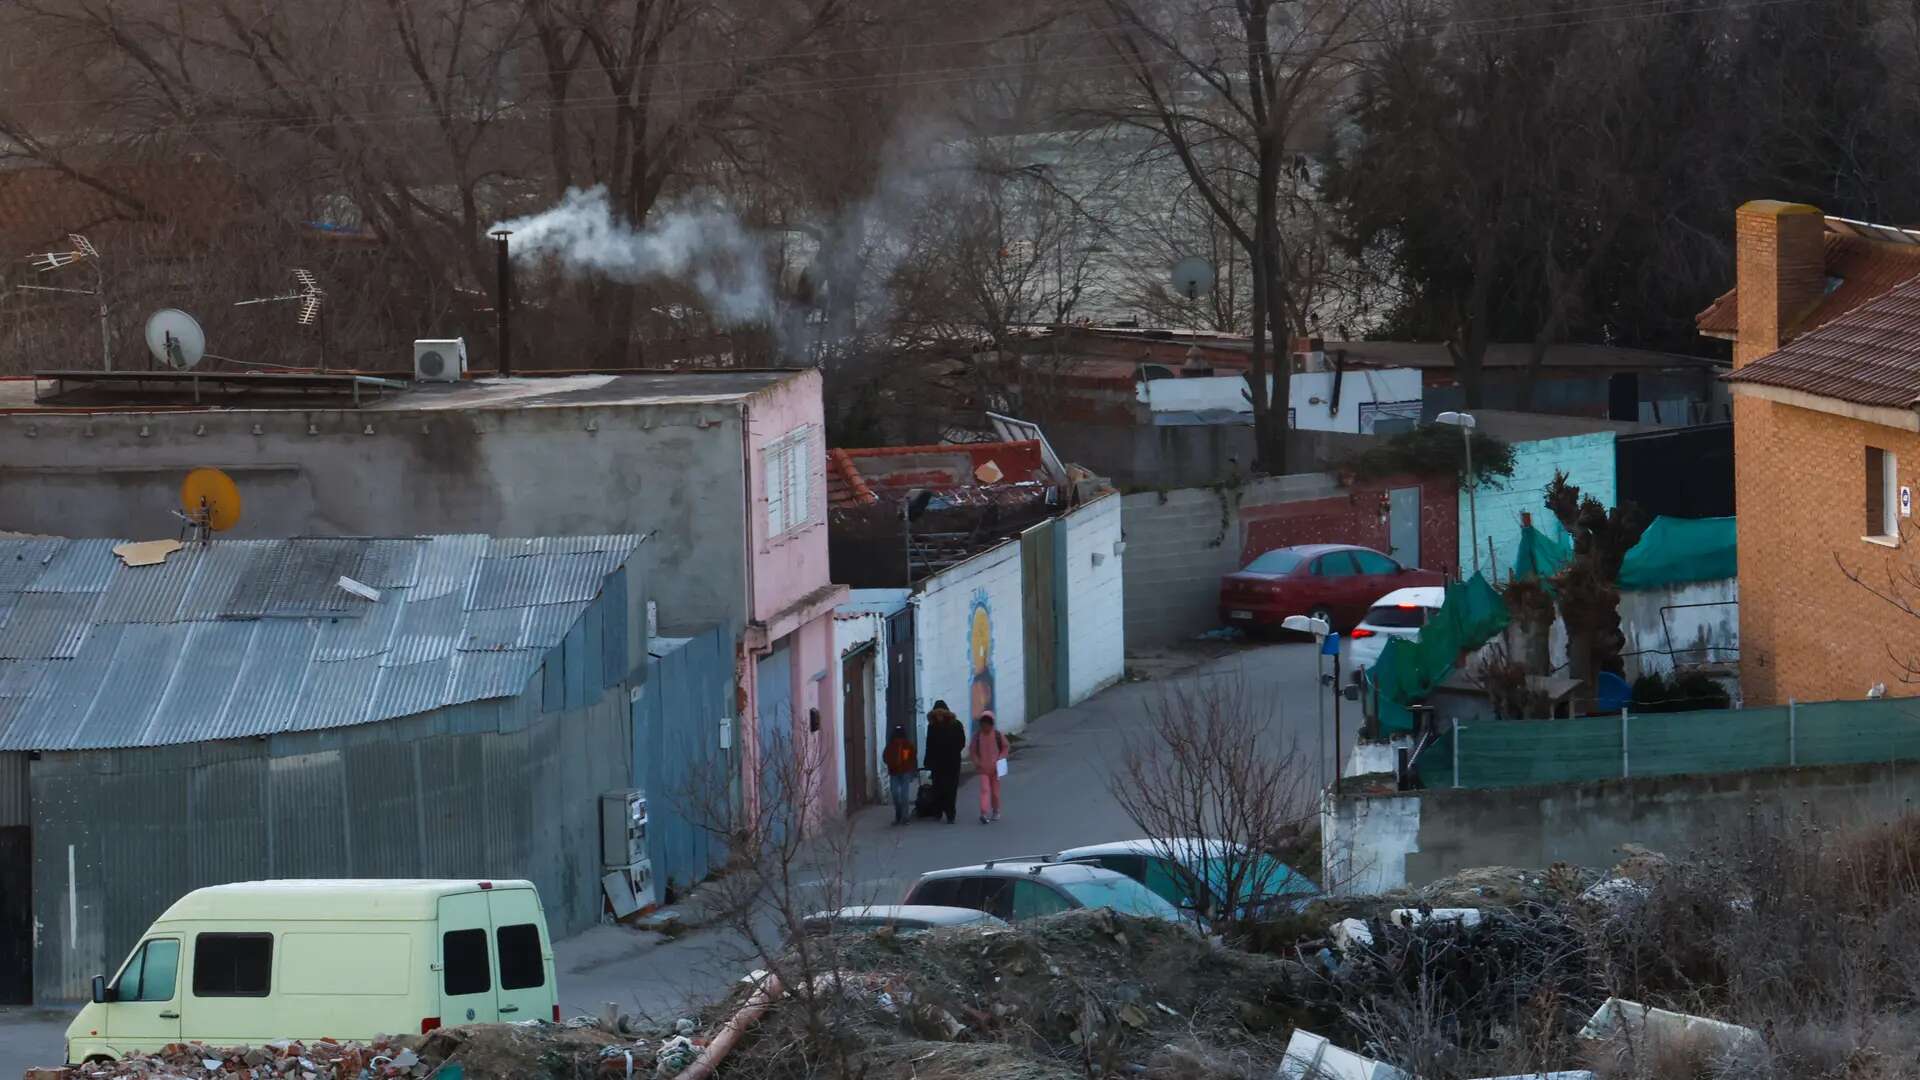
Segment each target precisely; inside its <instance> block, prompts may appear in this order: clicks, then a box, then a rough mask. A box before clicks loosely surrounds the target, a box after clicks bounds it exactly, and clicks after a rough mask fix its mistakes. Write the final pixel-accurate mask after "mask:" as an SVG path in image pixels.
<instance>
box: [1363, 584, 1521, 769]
mask: <svg viewBox="0 0 1920 1080" xmlns="http://www.w3.org/2000/svg"><path fill="white" fill-rule="evenodd" d="M1507 619H1508V615H1507V605H1506V601H1504V600H1501V599H1500V594H1499V593H1497V592H1494V591H1493V586H1491V585H1489V584H1487V579H1486V578H1484V577H1481V576H1480V575H1479V574H1475V575H1473V577H1471V578H1469V579H1468V580H1466V581H1456V582H1454V583H1453V584H1451V585H1448V586H1447V594H1446V599H1445V600H1443V601H1442V602H1441V604H1440V610H1439V611H1436V612H1434V614H1433V618H1432V619H1431V620H1429V621H1428V623H1427V625H1425V626H1424V627H1421V629H1420V636H1419V637H1417V638H1411V639H1409V638H1394V639H1393V640H1392V641H1389V642H1387V647H1386V648H1385V649H1384V650H1382V651H1381V653H1380V659H1379V660H1378V661H1376V662H1375V663H1374V666H1373V684H1374V687H1375V688H1376V689H1377V691H1378V692H1379V698H1378V701H1379V709H1378V715H1379V720H1380V727H1381V729H1382V730H1384V731H1388V732H1397V731H1412V730H1413V714H1412V713H1410V712H1408V711H1407V706H1408V705H1411V704H1413V703H1414V702H1417V701H1420V700H1421V699H1423V698H1425V697H1426V696H1427V695H1428V694H1429V693H1431V692H1432V690H1433V688H1434V687H1435V686H1438V685H1439V684H1440V680H1442V679H1444V678H1446V677H1447V675H1448V674H1450V673H1451V672H1452V671H1453V665H1454V662H1455V661H1457V660H1458V659H1459V658H1460V654H1461V653H1463V652H1468V651H1471V650H1473V649H1477V648H1479V647H1480V646H1482V645H1484V644H1486V643H1487V642H1488V641H1489V640H1491V639H1492V637H1493V636H1494V635H1495V634H1498V633H1499V632H1500V631H1502V630H1504V629H1506V626H1507Z"/></svg>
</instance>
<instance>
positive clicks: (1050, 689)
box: [1020, 521, 1060, 721]
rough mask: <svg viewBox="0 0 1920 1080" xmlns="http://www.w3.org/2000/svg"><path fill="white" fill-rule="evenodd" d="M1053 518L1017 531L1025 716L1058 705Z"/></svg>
mask: <svg viewBox="0 0 1920 1080" xmlns="http://www.w3.org/2000/svg"><path fill="white" fill-rule="evenodd" d="M1058 527H1059V525H1058V522H1056V521H1043V522H1041V523H1040V524H1038V525H1035V526H1034V527H1033V528H1031V529H1028V530H1027V531H1026V532H1023V533H1021V534H1020V604H1021V610H1020V615H1021V619H1020V621H1021V625H1022V627H1023V628H1024V631H1025V633H1024V637H1025V642H1024V644H1025V653H1026V661H1027V663H1026V682H1027V719H1028V720H1029V721H1031V720H1034V719H1037V718H1039V717H1041V716H1045V715H1046V714H1047V713H1049V712H1052V711H1053V710H1054V709H1055V708H1056V707H1058V706H1059V704H1060V695H1059V671H1060V663H1059V658H1060V637H1059V632H1058V627H1057V625H1056V623H1057V620H1056V619H1055V617H1054V616H1055V612H1054V607H1055V604H1054V582H1055V577H1056V575H1057V574H1058V567H1057V566H1056V565H1055V562H1056V560H1055V558H1054V531H1055V529H1057V528H1058Z"/></svg>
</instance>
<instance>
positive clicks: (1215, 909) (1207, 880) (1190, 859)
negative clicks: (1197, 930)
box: [1052, 839, 1320, 922]
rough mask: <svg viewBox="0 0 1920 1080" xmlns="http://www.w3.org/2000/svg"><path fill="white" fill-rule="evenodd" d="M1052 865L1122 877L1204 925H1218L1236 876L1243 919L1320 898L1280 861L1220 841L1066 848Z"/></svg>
mask: <svg viewBox="0 0 1920 1080" xmlns="http://www.w3.org/2000/svg"><path fill="white" fill-rule="evenodd" d="M1229 852H1240V854H1239V855H1238V856H1233V855H1230V854H1229ZM1236 858H1237V859H1238V860H1239V861H1238V863H1237V864H1236ZM1052 859H1054V860H1055V861H1059V862H1081V863H1090V864H1092V865H1094V866H1098V867H1101V868H1102V869H1106V870H1112V871H1113V872H1115V873H1117V874H1125V875H1126V876H1128V877H1130V878H1132V879H1133V880H1135V881H1138V882H1140V883H1141V884H1142V885H1145V886H1146V887H1147V889H1148V890H1150V891H1151V892H1153V893H1154V894H1155V895H1157V896H1159V897H1160V898H1161V899H1163V900H1165V901H1167V902H1168V903H1169V904H1172V905H1173V906H1174V907H1175V908H1178V909H1179V910H1181V911H1186V912H1190V913H1192V914H1193V915H1195V916H1197V917H1198V918H1199V919H1201V920H1202V921H1205V922H1212V921H1214V920H1217V919H1219V918H1220V917H1221V916H1222V914H1223V913H1224V912H1225V910H1226V894H1227V893H1228V892H1229V891H1232V890H1231V889H1230V885H1231V879H1232V877H1233V876H1234V873H1235V871H1236V870H1238V871H1239V876H1240V879H1241V880H1240V887H1239V889H1238V891H1239V893H1240V894H1241V895H1240V896H1239V897H1238V900H1239V905H1238V906H1239V908H1240V913H1241V914H1242V915H1250V914H1259V913H1260V912H1262V911H1264V910H1266V909H1269V908H1272V907H1275V906H1284V907H1286V908H1287V909H1289V910H1298V909H1299V908H1301V907H1304V906H1305V904H1306V902H1307V901H1308V900H1311V899H1313V898H1314V897H1316V896H1318V895H1320V889H1319V887H1318V886H1316V885H1315V884H1314V883H1313V882H1311V881H1309V880H1307V878H1306V876H1305V875H1303V874H1301V873H1300V872H1299V871H1297V870H1295V869H1293V868H1292V867H1290V866H1288V865H1287V864H1286V863H1283V862H1281V861H1280V860H1279V859H1276V858H1274V857H1272V856H1270V855H1250V854H1247V853H1246V852H1245V849H1244V848H1240V847H1238V846H1237V845H1236V846H1233V847H1229V846H1227V845H1226V844H1224V843H1222V842H1219V841H1212V842H1209V841H1206V840H1195V839H1174V840H1150V839H1141V840H1119V841H1115V842H1114V843H1110V844H1089V845H1087V846H1085V847H1077V848H1069V849H1067V850H1066V851H1062V852H1060V853H1059V854H1057V855H1054V856H1052Z"/></svg>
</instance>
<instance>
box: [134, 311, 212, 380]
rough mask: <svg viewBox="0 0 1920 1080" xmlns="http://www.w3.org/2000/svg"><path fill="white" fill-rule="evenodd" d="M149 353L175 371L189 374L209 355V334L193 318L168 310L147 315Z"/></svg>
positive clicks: (183, 313)
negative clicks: (192, 368) (188, 372)
mask: <svg viewBox="0 0 1920 1080" xmlns="http://www.w3.org/2000/svg"><path fill="white" fill-rule="evenodd" d="M147 351H148V352H151V353H152V354H153V358H154V359H155V360H158V361H160V362H161V363H162V364H165V365H166V366H167V367H169V368H172V369H174V370H175V371H186V370H187V369H189V368H191V367H193V366H194V365H195V364H198V363H199V362H200V358H201V357H202V356H205V355H206V354H207V334H206V331H204V330H202V329H200V324H199V323H198V322H196V321H194V318H193V316H191V315H189V314H187V313H186V312H184V311H181V310H180V309H178V308H164V309H162V310H160V311H156V312H154V313H153V314H152V315H149V316H147Z"/></svg>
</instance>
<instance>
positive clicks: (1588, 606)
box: [1546, 472, 1647, 691]
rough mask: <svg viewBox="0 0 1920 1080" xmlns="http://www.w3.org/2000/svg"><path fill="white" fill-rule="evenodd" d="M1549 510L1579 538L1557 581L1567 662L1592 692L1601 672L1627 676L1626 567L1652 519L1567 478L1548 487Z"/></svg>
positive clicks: (1555, 478) (1563, 476)
mask: <svg viewBox="0 0 1920 1080" xmlns="http://www.w3.org/2000/svg"><path fill="white" fill-rule="evenodd" d="M1546 506H1547V510H1548V511H1549V512H1550V513H1552V514H1553V516H1554V517H1555V518H1556V519H1558V520H1559V522H1560V524H1561V526H1562V527H1563V528H1565V529H1566V530H1567V534H1568V535H1569V536H1571V537H1572V538H1573V557H1572V558H1571V559H1569V560H1568V561H1567V565H1566V566H1565V567H1564V568H1562V569H1561V571H1560V572H1559V573H1557V574H1555V575H1554V577H1553V585H1554V588H1555V590H1556V591H1557V594H1558V600H1559V603H1560V615H1561V617H1562V618H1563V619H1565V620H1566V624H1567V662H1568V665H1569V666H1570V667H1571V669H1572V671H1573V675H1574V677H1575V678H1577V679H1579V680H1581V682H1582V683H1584V684H1585V685H1586V687H1587V688H1588V689H1589V690H1590V691H1591V690H1592V689H1593V688H1595V687H1596V685H1597V683H1596V679H1597V678H1598V676H1599V674H1600V673H1601V672H1603V671H1604V672H1609V673H1611V674H1614V675H1621V676H1624V675H1625V674H1626V662H1625V661H1624V660H1623V659H1622V658H1621V650H1622V649H1624V648H1625V647H1626V641H1627V639H1626V635H1625V634H1624V633H1622V632H1621V630H1620V564H1621V561H1622V560H1623V559H1625V558H1626V555H1627V552H1628V551H1630V550H1632V548H1633V546H1634V545H1635V544H1637V543H1639V542H1640V535H1641V534H1642V533H1644V532H1646V529H1647V516H1646V514H1645V513H1643V512H1641V510H1640V509H1639V508H1638V507H1636V506H1634V505H1633V504H1631V503H1622V504H1620V505H1619V506H1616V507H1613V508H1608V507H1606V506H1604V505H1602V504H1601V502H1600V500H1598V499H1596V498H1594V497H1593V496H1591V495H1583V494H1581V492H1580V489H1579V487H1577V486H1576V485H1573V484H1570V483H1568V482H1567V475H1566V474H1565V473H1562V472H1555V473H1554V475H1553V482H1552V483H1550V484H1548V485H1547V490H1546Z"/></svg>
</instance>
